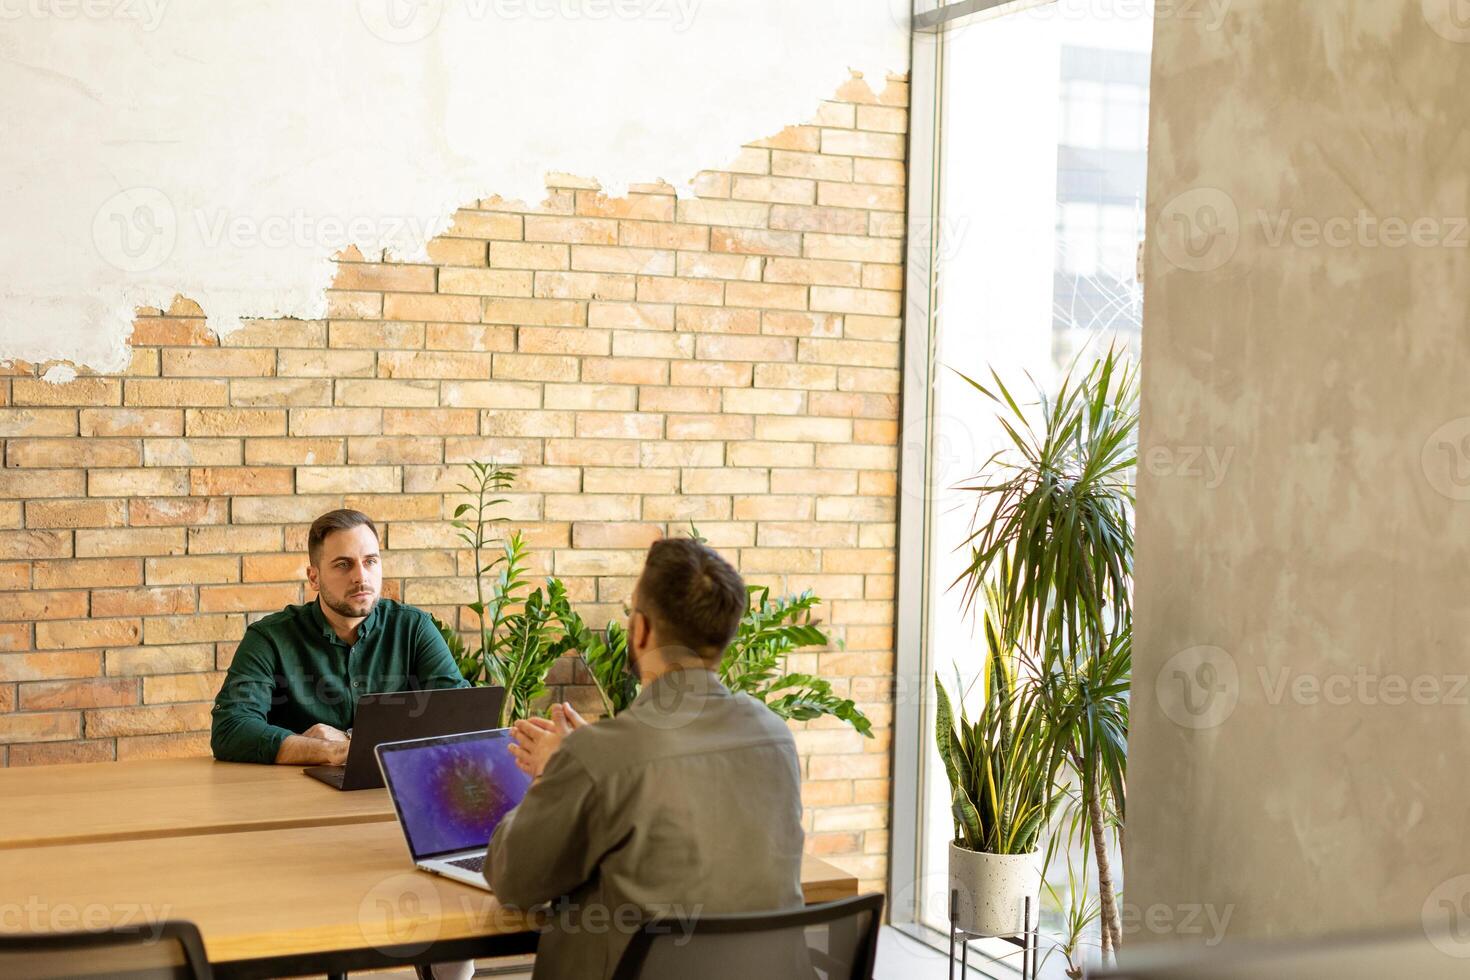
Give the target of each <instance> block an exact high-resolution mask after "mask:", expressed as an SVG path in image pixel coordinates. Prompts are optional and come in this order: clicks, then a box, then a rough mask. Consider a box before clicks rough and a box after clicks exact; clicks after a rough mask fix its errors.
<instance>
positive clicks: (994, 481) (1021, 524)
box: [955, 350, 1138, 960]
mask: <svg viewBox="0 0 1470 980" xmlns="http://www.w3.org/2000/svg"><path fill="white" fill-rule="evenodd" d="M991 376H992V378H993V379H994V383H993V385H990V386H987V385H983V384H980V383H978V382H976V381H974V380H972V379H970V378H968V377H966V378H965V380H966V381H967V382H969V384H971V385H972V386H974V388H975V389H976V390H978V391H979V392H981V393H982V394H983V395H985V396H986V397H988V398H990V399H991V400H992V401H994V402H995V403H996V405H997V406H998V408H999V415H998V421H999V422H1000V424H1001V426H1002V427H1003V428H1004V430H1005V432H1006V434H1007V436H1008V438H1009V441H1010V443H1011V445H1010V446H1008V447H1007V448H1006V449H1004V450H1002V451H1000V452H997V453H996V454H995V455H994V456H992V457H991V458H990V460H989V461H988V462H987V464H986V466H985V469H984V471H983V472H982V474H981V477H979V478H977V480H976V482H974V483H973V484H971V485H969V486H967V487H965V488H964V489H967V490H970V491H972V492H974V493H975V494H976V497H977V499H976V512H977V514H980V513H983V514H985V515H987V518H986V520H985V521H983V522H982V523H979V524H978V525H977V526H976V528H975V530H974V531H973V533H972V534H971V535H970V536H969V537H968V538H967V539H966V540H965V541H964V542H963V543H962V545H961V546H962V547H968V548H969V550H970V554H971V558H970V562H969V565H968V567H967V568H966V569H965V571H964V572H963V573H962V574H961V575H960V576H959V578H958V579H957V580H956V582H955V584H956V585H960V584H963V585H964V588H965V605H966V608H970V607H971V606H972V605H973V604H974V602H975V601H976V600H977V599H981V598H984V599H985V601H987V602H988V603H989V604H990V605H992V606H993V607H994V608H995V609H997V610H998V613H997V615H998V617H999V619H1000V620H1001V621H1003V622H1004V623H1005V624H1007V625H1006V636H1007V640H1008V641H1013V642H1014V643H1015V646H1016V649H1017V651H1018V655H1019V658H1020V663H1021V667H1022V669H1021V677H1022V682H1021V683H1020V685H1019V686H1018V691H1017V700H1018V702H1020V703H1019V704H1018V706H1017V708H1016V711H1017V712H1018V713H1021V714H1025V715H1030V714H1032V713H1035V714H1036V715H1037V716H1038V717H1039V718H1040V722H1039V730H1040V731H1041V733H1042V736H1041V740H1042V742H1043V744H1044V748H1043V753H1044V755H1045V757H1046V759H1047V769H1048V770H1049V771H1051V772H1052V773H1054V774H1056V776H1057V777H1058V778H1057V780H1056V782H1055V784H1054V787H1055V790H1056V792H1058V793H1060V794H1061V795H1062V796H1063V798H1064V799H1066V801H1067V806H1068V809H1069V811H1070V810H1072V809H1074V808H1075V811H1076V813H1077V816H1078V819H1076V820H1075V821H1072V822H1071V828H1072V829H1071V831H1070V832H1069V834H1068V836H1071V835H1072V834H1075V836H1076V840H1077V843H1078V844H1080V845H1081V850H1082V853H1083V854H1084V859H1085V860H1090V861H1091V862H1093V863H1094V864H1095V866H1096V871H1097V885H1098V906H1099V920H1100V932H1101V943H1100V946H1101V950H1102V955H1103V958H1104V960H1106V959H1107V957H1108V954H1109V953H1110V952H1113V953H1116V950H1117V949H1118V948H1119V946H1120V945H1121V943H1122V929H1121V924H1120V920H1119V914H1118V903H1117V896H1116V893H1115V888H1114V885H1113V878H1112V861H1111V857H1110V846H1109V838H1112V839H1113V840H1115V841H1116V842H1117V844H1118V846H1119V847H1120V848H1121V846H1122V842H1123V827H1124V819H1123V818H1124V803H1125V796H1126V771H1127V735H1128V708H1129V701H1128V699H1129V685H1130V682H1131V674H1132V628H1133V615H1132V601H1131V591H1130V589H1131V582H1132V574H1133V483H1132V481H1133V474H1134V469H1135V466H1136V462H1137V455H1138V453H1137V428H1138V409H1137V396H1138V385H1137V378H1138V375H1137V370H1136V368H1134V367H1132V366H1131V365H1129V364H1127V363H1126V362H1125V361H1124V360H1123V358H1122V357H1121V355H1120V354H1119V353H1118V352H1117V351H1116V350H1110V351H1109V352H1108V353H1107V355H1106V356H1105V357H1103V358H1101V359H1100V360H1098V361H1096V362H1095V363H1094V364H1092V365H1091V367H1089V368H1088V369H1087V371H1086V372H1085V373H1083V374H1081V375H1080V376H1079V375H1078V373H1077V371H1076V366H1075V365H1074V367H1073V369H1072V370H1069V371H1068V372H1067V374H1066V376H1065V377H1064V378H1063V380H1062V382H1061V385H1060V387H1059V389H1058V391H1057V393H1056V394H1055V395H1049V394H1048V393H1046V392H1044V391H1038V396H1039V397H1038V405H1039V412H1028V411H1026V410H1024V409H1023V408H1022V407H1021V405H1020V403H1018V402H1017V400H1016V399H1015V398H1014V397H1013V396H1012V394H1011V392H1010V391H1009V390H1007V388H1006V386H1005V385H1004V383H1003V382H1002V381H1001V380H1000V378H999V376H997V375H996V374H995V373H994V372H992V373H991ZM961 377H964V376H963V375H961ZM1085 871H1086V868H1085V867H1084V872H1085Z"/></svg>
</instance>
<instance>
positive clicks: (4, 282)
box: [0, 0, 908, 371]
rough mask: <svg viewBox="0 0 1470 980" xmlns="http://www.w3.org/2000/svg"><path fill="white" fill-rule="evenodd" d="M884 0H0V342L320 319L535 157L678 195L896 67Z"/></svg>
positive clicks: (528, 177)
mask: <svg viewBox="0 0 1470 980" xmlns="http://www.w3.org/2000/svg"><path fill="white" fill-rule="evenodd" d="M907 7H908V4H907V0H863V2H860V3H859V2H853V0H0V133H3V143H0V214H3V215H4V229H5V230H4V234H3V236H0V270H3V273H0V359H6V358H22V359H26V360H31V361H44V360H48V359H65V360H70V361H73V362H75V363H77V364H81V365H87V366H90V367H92V368H95V369H98V370H103V371H112V370H119V369H121V368H122V367H124V366H125V365H126V363H127V346H126V337H127V334H128V332H129V329H130V325H131V323H132V319H133V310H134V308H135V307H137V306H143V305H147V306H157V305H165V306H166V305H167V304H168V303H169V301H170V300H171V299H172V298H173V297H174V296H175V295H176V294H182V295H185V296H188V297H190V298H192V299H195V300H197V301H199V302H200V303H201V304H202V305H203V307H204V309H205V312H206V314H207V315H208V317H209V319H210V323H211V326H213V327H214V328H215V329H217V330H221V331H228V330H229V329H231V328H232V327H233V326H235V325H237V324H238V323H239V320H240V318H242V317H279V316H299V317H315V316H320V315H322V314H323V313H324V312H325V298H324V295H323V290H324V289H325V287H326V286H327V284H328V282H329V281H330V277H331V263H330V256H331V255H333V254H334V253H335V252H337V251H338V250H339V249H341V248H342V247H343V246H345V245H347V244H357V245H358V246H359V247H361V248H362V250H363V251H364V252H365V253H371V252H374V251H376V250H377V249H380V248H383V247H388V248H389V249H390V250H391V253H390V254H395V255H398V256H401V257H412V256H415V255H417V254H421V247H422V245H423V243H424V242H425V241H427V240H428V239H429V238H430V237H432V236H433V234H434V233H436V232H437V231H439V230H442V228H443V227H444V225H445V223H446V222H447V220H448V217H449V215H450V214H451V213H452V212H453V210H454V209H455V208H456V207H457V206H460V205H464V204H467V203H469V202H472V201H474V200H476V199H478V198H483V197H490V196H493V195H497V194H498V195H501V196H503V197H505V198H507V199H516V198H520V199H523V200H527V201H532V202H534V201H538V200H540V199H541V196H542V194H543V183H542V181H543V177H544V175H545V174H546V173H547V172H548V171H561V172H569V173H576V174H579V175H584V176H590V177H595V178H597V179H599V180H600V181H601V182H602V185H603V187H604V189H606V190H609V191H611V192H616V191H617V190H618V189H619V188H622V187H626V185H627V184H629V183H634V182H643V181H655V180H666V181H668V182H669V183H671V184H674V185H675V187H676V188H679V189H680V190H681V191H683V190H685V189H687V188H686V185H687V182H688V180H689V179H690V178H692V177H693V176H694V174H695V173H696V172H697V171H699V170H700V169H703V168H706V167H710V166H717V165H719V164H721V163H723V162H726V161H727V160H728V159H729V158H731V157H732V156H733V154H734V153H735V152H736V151H737V150H738V148H739V146H740V144H742V143H744V142H747V141H749V140H751V139H755V138H759V137H760V136H763V135H768V134H771V133H775V132H778V131H779V130H780V129H781V128H782V127H784V126H786V125H789V124H792V123H797V122H802V121H805V120H806V119H808V118H809V117H810V116H811V115H812V113H813V112H814V110H815V108H816V105H817V102H818V100H820V99H822V98H823V97H825V96H827V95H830V94H831V93H832V92H833V91H834V90H835V89H836V87H837V86H838V85H840V84H841V83H842V82H843V81H844V80H845V79H846V78H847V77H848V71H849V69H853V70H858V71H862V72H865V73H866V75H867V77H868V78H869V80H870V81H871V83H872V84H873V86H874V88H875V89H877V90H881V89H882V87H883V83H884V75H885V74H886V73H887V72H903V71H906V70H907V64H908V44H907V36H906V26H907V25H906V16H905V14H904V11H906V10H907Z"/></svg>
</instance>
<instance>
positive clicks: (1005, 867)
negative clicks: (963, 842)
mask: <svg viewBox="0 0 1470 980" xmlns="http://www.w3.org/2000/svg"><path fill="white" fill-rule="evenodd" d="M1040 858H1041V852H1040V851H1035V852H1033V853H1031V854H985V853H982V852H980V851H967V850H965V849H964V848H962V847H957V846H955V844H954V842H952V841H951V842H950V845H949V887H950V890H951V892H954V893H956V895H955V925H956V926H957V927H958V928H960V929H962V930H964V931H965V932H967V933H969V934H970V935H972V936H1019V935H1022V934H1023V933H1024V932H1025V931H1026V928H1027V922H1026V899H1027V898H1028V897H1030V898H1031V900H1032V901H1031V908H1032V920H1033V923H1034V921H1035V917H1036V910H1037V909H1038V908H1039V904H1038V899H1039V897H1040V895H1041V861H1040Z"/></svg>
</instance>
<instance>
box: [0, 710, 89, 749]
mask: <svg viewBox="0 0 1470 980" xmlns="http://www.w3.org/2000/svg"><path fill="white" fill-rule="evenodd" d="M81 734H82V716H81V715H80V714H78V713H77V712H75V711H55V712H37V713H35V714H9V715H0V745H8V744H10V743H12V742H58V741H66V740H69V739H74V738H79V737H80V736H81Z"/></svg>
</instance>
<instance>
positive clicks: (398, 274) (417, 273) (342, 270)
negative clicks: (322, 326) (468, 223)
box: [332, 252, 483, 346]
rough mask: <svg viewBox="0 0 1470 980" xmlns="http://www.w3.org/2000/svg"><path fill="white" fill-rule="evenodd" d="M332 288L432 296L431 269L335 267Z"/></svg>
mask: <svg viewBox="0 0 1470 980" xmlns="http://www.w3.org/2000/svg"><path fill="white" fill-rule="evenodd" d="M481 254H482V255H483V252H482V253H481ZM332 288H333V289H345V290H353V291H360V292H379V293H432V292H433V291H434V269H433V267H432V266H425V265H382V264H379V263H376V262H344V263H341V264H339V265H338V266H337V276H336V278H335V279H334V280H333V281H332ZM333 346H336V345H333Z"/></svg>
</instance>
